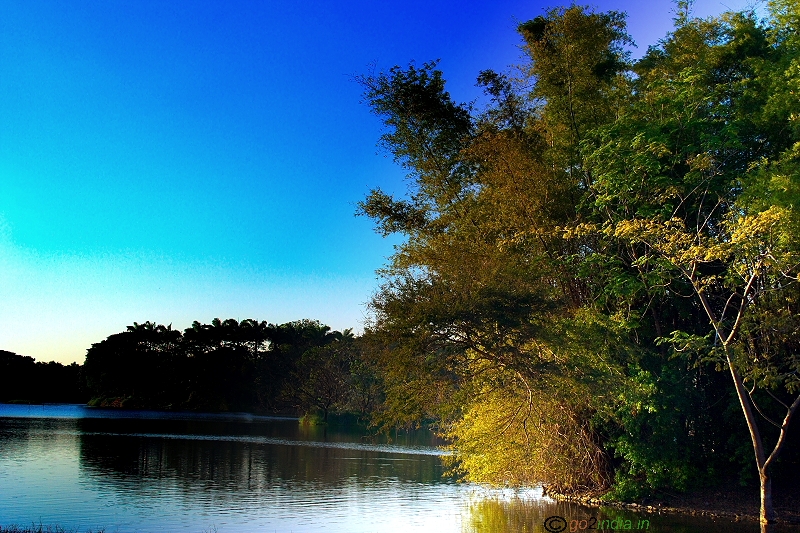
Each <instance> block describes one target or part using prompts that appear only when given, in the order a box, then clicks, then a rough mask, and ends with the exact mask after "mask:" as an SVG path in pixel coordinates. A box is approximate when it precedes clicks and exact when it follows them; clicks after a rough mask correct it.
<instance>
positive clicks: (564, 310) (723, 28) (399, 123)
mask: <svg viewBox="0 0 800 533" xmlns="http://www.w3.org/2000/svg"><path fill="white" fill-rule="evenodd" d="M771 10H772V11H771V13H772V19H771V21H770V22H769V24H766V23H762V22H759V21H757V20H756V19H755V17H754V15H752V14H748V13H730V14H725V15H723V16H721V17H718V18H713V19H706V20H698V19H694V18H691V17H690V16H689V12H688V9H686V10H685V11H684V12H683V13H682V14H680V15H679V16H678V17H677V19H676V27H675V29H674V31H673V32H672V33H670V34H669V35H667V37H666V38H665V39H664V40H662V41H661V42H660V43H659V44H658V46H655V47H651V48H650V49H649V50H648V52H647V54H646V55H645V57H644V58H643V59H642V60H640V61H638V62H636V63H635V64H632V63H630V61H629V57H628V56H627V55H626V53H625V52H624V45H625V44H627V43H629V42H630V41H629V38H628V37H627V34H626V32H625V21H624V17H623V16H622V15H621V14H619V13H615V12H610V13H593V12H591V11H589V10H588V9H585V8H581V7H578V6H572V7H569V8H560V9H555V10H551V11H550V12H548V13H547V14H546V15H544V16H541V17H537V18H536V19H534V20H532V21H529V22H525V23H523V24H521V25H520V26H519V31H520V33H521V34H522V37H523V38H524V40H525V51H526V52H527V54H528V57H529V62H528V63H527V64H526V65H523V66H522V69H521V72H522V79H517V80H513V81H511V80H510V79H509V78H507V77H506V76H504V75H502V74H498V73H495V72H492V71H484V72H482V73H481V74H480V76H479V78H478V84H479V85H480V86H482V87H484V89H485V91H486V93H487V95H488V96H489V98H490V101H491V103H490V104H489V106H488V107H487V108H486V109H484V110H476V109H474V108H473V107H472V106H470V105H464V104H458V103H456V102H453V101H452V99H451V97H450V95H449V94H448V93H447V91H446V90H445V84H444V78H443V75H442V73H441V72H439V71H437V70H436V68H435V67H436V64H435V63H427V64H425V65H424V66H423V67H422V68H417V67H416V66H414V65H413V64H412V65H411V66H409V67H408V68H407V69H403V68H400V67H394V68H393V69H391V70H390V71H389V72H388V73H385V74H378V75H372V76H367V77H363V78H361V79H360V81H361V83H362V85H363V86H364V88H365V100H366V101H367V103H368V104H369V105H370V106H371V107H372V109H373V111H374V112H375V113H376V114H378V115H379V116H380V117H381V118H382V119H383V122H384V125H385V126H386V128H387V132H386V133H385V134H384V136H383V137H382V144H383V146H384V147H385V148H387V149H388V150H389V151H390V152H391V153H392V154H394V156H395V158H396V159H397V160H398V161H399V162H400V163H401V164H402V165H403V166H404V167H405V168H407V169H408V170H409V180H410V190H411V194H410V195H409V197H407V198H400V199H397V198H392V197H390V196H388V195H386V194H385V193H383V192H381V191H380V190H376V191H373V193H372V194H371V195H370V196H369V197H368V198H367V199H366V201H364V202H362V203H361V204H360V214H363V215H367V216H370V217H372V218H373V219H375V221H376V229H377V231H378V232H379V233H381V234H384V235H387V234H390V233H401V234H403V235H404V236H405V237H406V240H405V241H404V242H403V243H402V244H400V245H399V246H398V247H397V252H396V254H395V255H394V256H393V257H392V259H391V262H390V264H389V265H388V266H387V268H386V269H384V271H383V272H382V273H383V275H384V276H385V281H384V284H383V286H382V288H381V290H380V291H379V293H378V294H377V295H376V297H375V298H374V300H373V302H372V310H373V311H374V322H373V324H372V325H371V328H370V331H369V332H368V336H369V337H370V338H371V339H372V341H371V344H369V346H368V349H367V352H368V353H369V354H370V355H369V357H368V360H369V361H370V365H371V368H374V369H376V370H375V375H377V376H379V380H380V381H381V382H382V390H383V392H384V393H385V397H384V398H383V401H382V403H381V404H380V405H379V407H378V411H377V418H376V421H377V423H379V424H381V425H383V426H384V427H386V426H391V425H392V424H397V425H414V424H418V423H420V422H421V421H423V420H429V421H434V423H435V424H436V426H437V427H438V428H439V429H440V431H441V432H442V434H443V435H446V436H447V437H449V438H450V439H451V440H452V442H453V444H452V449H453V451H454V455H453V456H452V459H453V465H452V466H453V468H454V469H456V470H457V471H459V472H460V473H461V474H462V475H464V476H465V477H466V478H467V479H472V480H476V481H489V482H494V483H501V484H503V483H508V484H521V483H534V482H544V483H548V484H549V485H551V486H552V487H554V488H557V489H558V490H560V491H564V492H569V491H596V490H603V489H606V488H608V485H609V484H610V483H612V480H613V483H614V485H615V487H614V492H613V493H612V496H614V497H624V498H632V497H636V496H640V495H643V494H646V493H650V492H653V491H658V490H685V489H689V488H692V487H694V486H698V484H700V483H702V482H704V480H705V481H708V482H709V483H710V482H714V480H715V479H719V477H725V476H726V475H727V473H729V472H727V471H729V470H730V462H729V460H728V459H729V458H730V457H731V456H733V455H735V454H737V453H738V450H739V449H740V447H741V446H740V444H741V442H742V439H743V438H746V434H745V433H744V432H743V431H742V429H743V428H742V425H741V423H740V422H738V421H734V419H732V418H729V417H720V416H718V415H719V413H721V412H728V411H729V410H730V409H735V408H737V407H738V400H736V398H735V397H734V396H731V394H730V390H731V388H730V381H729V379H730V377H729V376H726V375H725V374H719V373H715V372H714V371H713V366H717V367H720V366H721V365H728V364H729V363H728V361H729V360H730V365H732V366H731V368H732V369H734V370H733V371H734V374H735V373H736V372H740V373H741V375H742V376H744V377H743V379H744V382H745V383H747V384H748V387H755V389H754V392H753V393H751V394H753V395H755V396H753V397H754V398H758V402H760V403H761V404H763V409H762V410H763V411H764V412H763V413H762V414H765V415H767V416H776V413H777V411H778V409H777V406H779V405H780V404H781V403H784V404H786V405H788V403H791V398H790V397H789V396H788V395H789V394H792V393H795V392H796V391H797V390H798V389H799V388H800V384H798V379H800V372H798V369H799V368H800V363H798V359H797V357H798V355H797V354H799V353H800V351H799V350H798V349H797V348H798V347H797V340H798V339H796V336H797V331H800V327H798V326H800V324H796V323H795V322H796V320H795V317H797V316H800V312H798V311H800V309H796V308H795V307H796V304H797V290H798V284H797V281H798V270H797V268H798V266H797V265H798V264H800V255H798V253H797V252H798V250H797V244H796V243H797V242H800V239H798V238H797V236H798V230H800V226H799V225H798V222H800V220H799V219H798V212H797V209H796V207H795V206H796V205H797V203H798V199H799V198H798V191H799V190H800V189H799V188H798V179H799V178H798V176H799V175H800V173H798V170H799V169H800V166H799V164H800V148H798V147H800V143H799V142H798V138H797V133H798V131H800V130H798V127H797V126H798V117H800V109H798V101H800V100H798V99H797V94H799V93H800V84H798V83H797V80H798V79H800V68H799V67H798V65H800V59H798V58H800V56H799V55H798V52H799V51H800V40H798V38H797V34H798V31H797V30H798V27H797V26H798V10H797V7H796V5H795V3H793V2H788V1H786V0H778V1H775V2H773V3H772V4H771ZM745 311H746V312H745ZM709 318H711V324H710V322H709ZM709 363H712V365H713V366H712V367H710V366H709ZM726 380H728V381H726ZM759 390H761V391H764V395H759V392H758V391H759ZM767 393H768V394H767ZM773 396H774V399H770V398H772V397H773ZM781 416H782V415H781ZM779 425H780V424H779ZM554 428H558V430H554Z"/></svg>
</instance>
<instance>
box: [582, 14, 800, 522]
mask: <svg viewBox="0 0 800 533" xmlns="http://www.w3.org/2000/svg"><path fill="white" fill-rule="evenodd" d="M773 7H775V5H773ZM784 8H785V10H784V12H783V13H784V14H786V13H787V12H788V10H789V7H788V4H787V5H784ZM791 9H793V10H794V11H795V15H796V6H795V7H792V8H791ZM787 20H788V19H787ZM796 21H797V19H796V16H795V18H794V22H795V24H796ZM795 28H796V26H795ZM776 35H782V34H781V32H780V31H778V32H777V33H775V30H773V36H772V38H770V34H769V32H768V30H767V29H766V28H762V27H760V26H759V25H758V24H757V23H756V21H755V20H754V18H753V17H752V16H746V15H742V14H729V15H726V16H724V17H722V18H720V19H714V20H707V21H701V20H689V19H685V20H683V21H682V22H681V25H679V27H678V28H677V29H676V31H675V32H674V33H673V34H672V35H671V36H670V37H669V38H668V39H666V40H665V41H664V42H663V43H662V44H661V46H660V47H658V48H654V49H651V50H650V51H649V53H648V55H647V56H646V57H645V58H644V59H643V60H642V61H641V62H640V63H639V65H638V67H637V68H638V72H637V73H638V74H639V78H638V79H637V80H636V83H635V84H634V85H633V90H632V91H631V92H630V93H629V95H628V97H627V101H628V105H627V106H626V112H625V114H624V115H623V116H622V117H621V118H620V119H618V120H616V121H615V122H614V123H613V124H612V125H609V126H607V127H604V128H599V129H597V130H596V131H595V132H594V138H593V139H592V140H591V141H589V142H587V143H586V145H585V146H586V148H587V149H588V148H589V147H590V146H592V148H593V150H594V151H593V153H592V154H591V155H590V156H589V159H590V162H591V168H592V171H593V172H594V174H595V182H594V183H593V190H594V192H595V198H596V204H597V205H598V207H599V208H600V209H599V210H598V213H599V214H600V213H602V215H601V216H598V218H597V220H598V224H597V226H595V228H596V229H598V230H599V231H601V232H602V233H604V234H605V235H607V236H610V237H612V238H618V239H621V240H622V241H624V242H627V243H630V244H631V245H632V246H635V247H637V250H638V252H639V256H638V257H637V259H636V264H637V265H639V266H640V268H642V270H644V269H649V270H650V271H651V272H656V273H658V276H659V277H660V278H662V279H664V280H665V283H664V284H663V285H662V286H666V287H669V288H671V289H672V290H676V291H681V290H683V289H684V288H688V289H689V290H690V291H691V292H692V293H693V294H694V296H695V298H696V302H697V305H698V308H699V310H700V311H701V313H702V314H703V315H704V316H705V318H706V320H707V321H708V324H709V325H710V326H711V333H710V334H708V335H706V334H705V333H704V332H702V331H700V332H695V331H686V330H682V329H676V330H673V331H672V332H671V333H670V332H664V336H663V337H662V342H669V343H671V344H672V346H673V348H674V349H675V350H676V351H677V352H686V351H694V352H700V353H704V354H705V355H706V357H707V358H708V359H711V360H714V361H716V362H717V363H718V364H720V365H724V366H725V367H726V368H727V370H728V371H729V373H730V375H731V378H732V381H733V385H734V389H735V391H736V395H737V398H738V401H739V403H740V406H741V409H742V413H743V415H744V418H745V421H746V423H747V428H748V432H749V434H750V439H751V442H752V446H753V450H754V453H755V459H756V466H757V469H758V475H759V479H760V486H761V515H760V518H761V521H762V523H764V524H767V523H770V522H772V521H774V511H773V508H772V496H771V474H770V471H771V469H772V467H773V465H774V464H775V461H776V460H777V458H778V456H779V454H780V452H781V451H782V449H783V446H784V445H785V442H786V435H787V431H788V428H789V423H790V421H791V419H792V416H793V414H794V412H795V411H796V410H797V408H798V406H800V396H796V397H794V395H796V394H797V393H798V392H800V376H798V369H800V353H798V351H797V347H798V345H797V333H796V332H797V326H798V325H800V323H798V319H797V316H798V312H800V309H799V308H798V307H797V298H798V295H800V292H798V290H799V289H798V284H797V282H798V274H800V269H799V268H798V267H799V265H800V255H799V254H798V252H800V250H798V248H797V236H798V235H799V234H798V229H800V226H798V218H797V217H798V214H797V211H796V209H795V208H794V206H795V205H797V201H798V200H800V196H798V183H797V180H798V172H797V170H798V166H797V148H796V144H795V143H796V142H797V136H796V134H797V131H796V129H795V131H794V136H793V135H792V134H791V132H792V127H791V122H790V120H791V119H790V117H791V113H792V112H793V111H792V110H791V109H786V108H784V109H780V108H779V106H778V105H776V101H779V100H780V99H781V98H782V95H783V94H785V90H786V89H785V86H783V83H777V84H776V83H775V82H774V80H775V79H781V78H783V79H791V74H790V73H788V72H787V71H786V70H785V68H786V64H787V62H788V63H791V61H787V58H786V56H787V55H789V56H792V55H793V54H794V57H797V56H796V53H797V52H796V50H795V51H792V50H787V47H786V45H785V42H782V41H781V39H780V38H776V37H775V36H776ZM792 61H793V60H792ZM776 69H777V71H776ZM787 74H788V75H787ZM784 103H785V101H784ZM793 105H794V106H795V108H796V100H795V103H794V104H793ZM681 280H682V282H681ZM758 391H763V393H764V394H763V396H764V398H763V399H758V398H759V392H758ZM762 400H763V401H770V402H772V403H773V405H772V406H771V407H770V408H769V409H768V408H765V407H764V406H763V404H762ZM760 404H762V405H761V406H760ZM781 406H782V407H783V409H784V413H783V415H781V416H780V417H779V418H778V419H777V421H776V420H774V419H773V418H774V417H773V415H772V414H770V411H771V410H774V409H775V408H776V407H781ZM759 415H761V416H762V418H763V420H765V421H767V422H768V423H771V424H773V425H774V426H776V428H777V429H778V434H777V435H776V436H775V440H774V445H773V447H772V448H771V449H769V448H767V447H766V444H765V442H764V435H763V431H762V430H761V429H760V427H759V426H760V424H759V420H758V417H759Z"/></svg>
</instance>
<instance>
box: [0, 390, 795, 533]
mask: <svg viewBox="0 0 800 533" xmlns="http://www.w3.org/2000/svg"><path fill="white" fill-rule="evenodd" d="M437 444H438V442H437V441H436V440H435V439H434V437H433V436H432V435H431V434H430V433H427V432H416V433H413V434H400V435H398V436H397V438H396V439H393V441H392V443H391V444H389V443H387V442H386V441H385V440H384V441H379V440H375V439H372V438H369V437H366V436H364V434H363V432H360V431H359V430H357V429H348V428H340V427H335V426H332V427H329V428H327V429H325V428H321V427H311V428H309V427H302V426H300V425H299V424H298V421H297V420H295V419H285V418H273V417H257V416H252V415H245V414H241V415H239V414H230V415H228V414H226V415H208V414H193V413H158V412H150V411H122V412H121V411H115V410H105V409H94V408H86V407H83V406H61V405H46V406H17V405H3V404H0V526H9V525H12V524H17V525H20V526H30V525H31V524H37V525H38V524H43V525H44V526H45V527H46V526H55V525H58V526H60V527H64V528H68V529H78V530H80V531H85V530H87V529H93V530H97V529H98V528H103V529H105V531H106V532H108V533H110V532H115V531H120V532H134V531H140V532H148V531H153V532H155V531H159V532H160V531H196V532H198V533H199V532H204V531H208V532H211V531H217V532H219V533H223V532H239V531H253V532H255V531H264V532H295V533H299V532H317V531H318V532H333V533H338V532H342V533H349V532H353V533H358V532H380V533H387V532H395V531H396V532H406V531H435V532H437V533H447V532H475V533H500V532H506V531H508V532H516V531H520V532H522V531H526V532H546V531H547V530H546V529H545V527H544V523H545V521H546V520H547V518H548V517H551V516H555V515H558V516H562V517H564V519H565V522H564V523H565V524H566V529H564V531H571V530H575V531H582V530H583V531H590V529H589V528H590V527H591V525H592V524H593V523H595V522H594V520H596V524H597V525H600V524H602V523H603V522H602V521H603V520H616V522H614V523H612V524H615V525H617V526H619V527H618V528H617V530H624V529H623V528H624V527H625V526H629V527H631V528H632V529H631V530H634V531H636V530H637V527H641V529H638V530H645V527H644V526H645V525H647V528H646V530H648V531H671V532H686V533H695V532H698V533H699V532H706V531H731V532H742V533H744V532H753V533H754V532H756V531H758V529H759V528H758V526H757V525H756V524H754V523H736V522H732V521H727V520H716V521H715V520H710V519H700V518H692V517H680V516H679V517H676V516H672V515H659V514H644V513H639V514H634V513H629V512H621V511H617V510H613V509H611V510H598V509H592V508H587V507H583V506H579V505H572V504H556V503H555V502H552V501H551V500H549V499H547V498H542V497H541V491H538V490H530V491H522V492H515V491H502V490H491V489H486V488H482V487H479V486H475V485H470V484H463V483H455V482H454V481H453V480H452V479H449V478H447V477H443V475H442V474H443V467H442V463H441V458H440V455H439V454H440V452H439V450H438V448H437V447H436V445H437ZM581 520H583V521H581ZM628 520H629V521H630V522H627V521H628ZM646 521H649V522H646ZM550 525H551V526H554V527H555V529H556V530H558V521H555V522H553V521H551V522H550ZM584 528H585V529H584ZM597 530H600V529H599V528H597ZM779 531H794V532H798V531H800V528H794V529H782V530H779Z"/></svg>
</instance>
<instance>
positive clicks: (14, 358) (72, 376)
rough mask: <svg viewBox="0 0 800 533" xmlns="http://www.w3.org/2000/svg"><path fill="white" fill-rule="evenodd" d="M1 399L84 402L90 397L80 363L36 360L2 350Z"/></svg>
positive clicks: (25, 401)
mask: <svg viewBox="0 0 800 533" xmlns="http://www.w3.org/2000/svg"><path fill="white" fill-rule="evenodd" d="M0 376H2V385H0V402H14V403H50V402H67V403H82V402H85V401H86V400H87V399H88V396H87V394H88V392H87V390H86V387H85V386H84V382H83V375H82V372H81V367H80V365H78V364H77V363H72V364H71V365H68V366H65V365H62V364H61V363H56V362H52V361H51V362H49V363H37V362H36V361H35V360H34V359H33V357H27V356H24V355H18V354H16V353H14V352H9V351H6V350H0Z"/></svg>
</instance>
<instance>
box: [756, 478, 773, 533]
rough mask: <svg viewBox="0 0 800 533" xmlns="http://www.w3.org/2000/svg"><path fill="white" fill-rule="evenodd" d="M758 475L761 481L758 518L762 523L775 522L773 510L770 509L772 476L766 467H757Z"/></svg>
mask: <svg viewBox="0 0 800 533" xmlns="http://www.w3.org/2000/svg"><path fill="white" fill-rule="evenodd" d="M758 477H759V479H760V481H761V514H760V515H759V520H760V522H761V523H762V524H771V523H773V522H775V511H774V510H773V509H772V478H771V477H769V474H768V473H767V471H766V468H759V469H758Z"/></svg>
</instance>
